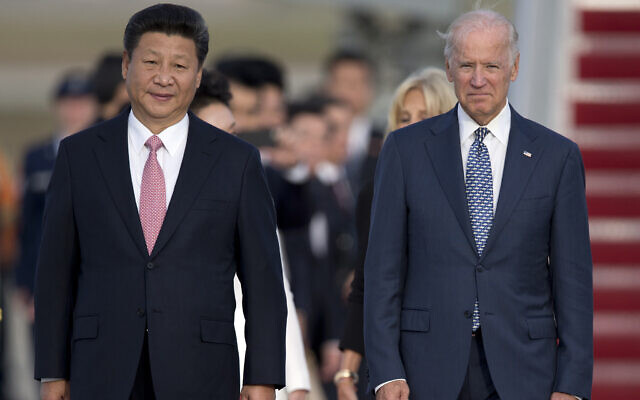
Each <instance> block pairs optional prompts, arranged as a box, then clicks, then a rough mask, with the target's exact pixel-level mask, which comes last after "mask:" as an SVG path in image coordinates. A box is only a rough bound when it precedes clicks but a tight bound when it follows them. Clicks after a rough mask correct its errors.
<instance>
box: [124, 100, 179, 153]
mask: <svg viewBox="0 0 640 400" xmlns="http://www.w3.org/2000/svg"><path fill="white" fill-rule="evenodd" d="M128 129H129V138H130V139H131V141H132V144H133V147H134V149H135V150H136V152H137V153H139V152H140V151H142V149H143V148H144V144H145V142H146V141H147V139H149V138H150V137H151V136H152V135H153V133H152V132H151V131H150V130H149V129H148V128H147V127H146V126H144V125H143V124H142V122H140V120H139V119H138V118H136V116H135V115H134V114H133V110H131V111H130V112H129V125H128ZM188 132H189V116H188V115H187V114H185V115H184V117H183V118H182V119H181V120H180V121H179V122H178V123H176V124H174V125H171V126H170V127H168V128H166V129H165V130H163V131H162V132H160V133H158V134H157V136H158V137H159V138H160V140H162V144H163V146H164V148H165V149H166V150H167V152H168V153H169V155H170V156H171V157H174V156H175V155H176V153H177V151H178V149H179V148H180V144H181V143H182V142H183V141H184V140H186V138H187V133H188Z"/></svg>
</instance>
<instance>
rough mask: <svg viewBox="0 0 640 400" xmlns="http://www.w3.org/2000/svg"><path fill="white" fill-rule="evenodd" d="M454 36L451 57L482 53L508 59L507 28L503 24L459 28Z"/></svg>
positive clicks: (509, 51)
mask: <svg viewBox="0 0 640 400" xmlns="http://www.w3.org/2000/svg"><path fill="white" fill-rule="evenodd" d="M454 34H455V36H454V46H453V49H452V50H453V51H452V54H451V55H452V57H454V58H456V59H460V58H463V57H469V56H472V55H476V56H477V55H482V56H486V57H492V58H500V59H504V61H508V60H509V58H510V56H511V47H510V43H509V30H508V29H507V28H506V27H504V26H495V27H490V28H472V29H464V27H461V28H459V30H458V31H456V32H455V33H454Z"/></svg>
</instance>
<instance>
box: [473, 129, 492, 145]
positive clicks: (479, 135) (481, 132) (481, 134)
mask: <svg viewBox="0 0 640 400" xmlns="http://www.w3.org/2000/svg"><path fill="white" fill-rule="evenodd" d="M473 133H474V135H476V140H477V141H479V142H480V143H482V141H483V140H484V138H486V137H487V135H488V134H489V129H487V128H483V127H480V128H478V129H476V131H475V132H473Z"/></svg>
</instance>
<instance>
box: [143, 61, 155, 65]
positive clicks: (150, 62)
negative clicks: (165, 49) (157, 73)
mask: <svg viewBox="0 0 640 400" xmlns="http://www.w3.org/2000/svg"><path fill="white" fill-rule="evenodd" d="M144 63H145V64H149V65H155V64H157V63H156V61H155V60H145V61H144Z"/></svg>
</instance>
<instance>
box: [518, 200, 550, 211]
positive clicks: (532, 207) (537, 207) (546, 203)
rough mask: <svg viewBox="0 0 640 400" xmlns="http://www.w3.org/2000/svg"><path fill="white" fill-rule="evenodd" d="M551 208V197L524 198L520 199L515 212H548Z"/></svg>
mask: <svg viewBox="0 0 640 400" xmlns="http://www.w3.org/2000/svg"><path fill="white" fill-rule="evenodd" d="M552 207H553V197H551V196H536V197H525V198H522V199H520V201H519V202H518V204H517V205H516V208H515V211H525V212H526V211H542V210H550V209H551V208H552Z"/></svg>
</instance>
